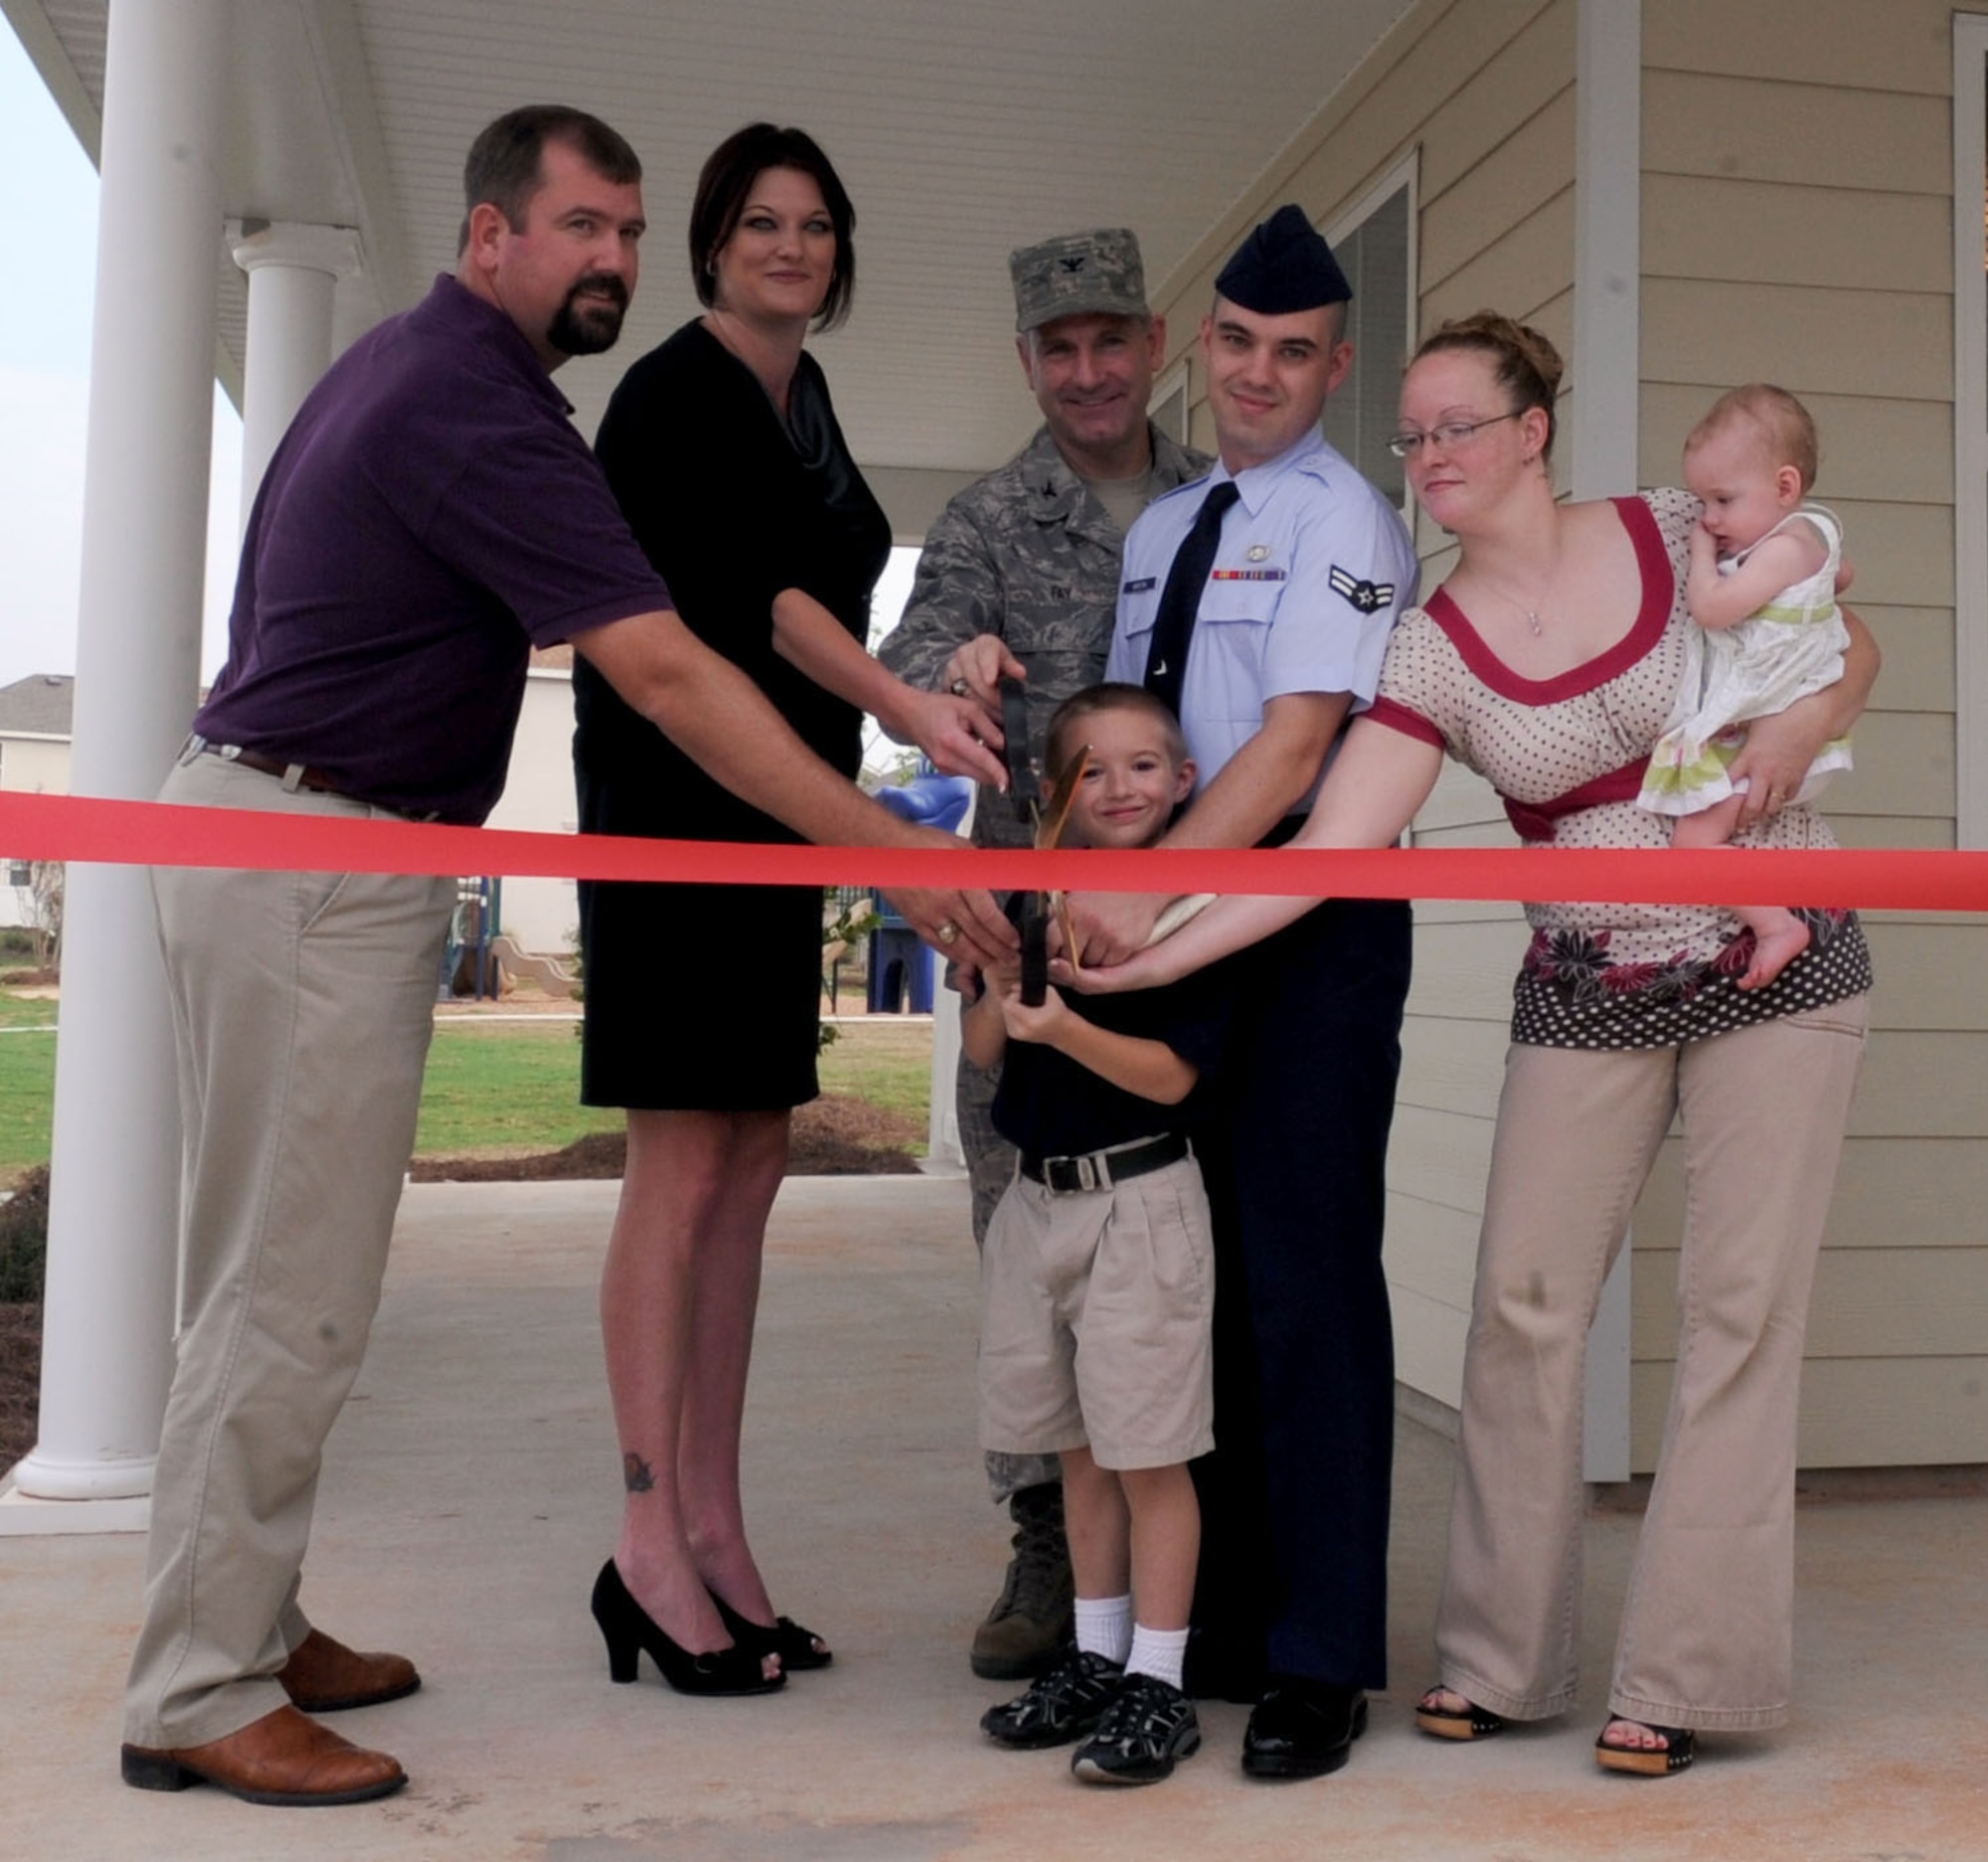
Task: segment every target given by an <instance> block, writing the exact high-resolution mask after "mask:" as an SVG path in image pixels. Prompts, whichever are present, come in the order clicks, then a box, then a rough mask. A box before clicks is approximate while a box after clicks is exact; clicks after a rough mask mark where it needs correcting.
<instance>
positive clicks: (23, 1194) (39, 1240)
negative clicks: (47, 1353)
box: [0, 1164, 49, 1304]
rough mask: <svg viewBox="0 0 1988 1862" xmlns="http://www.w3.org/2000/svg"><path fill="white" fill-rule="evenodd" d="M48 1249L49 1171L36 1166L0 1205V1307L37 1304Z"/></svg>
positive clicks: (47, 1168)
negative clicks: (24, 1303) (32, 1302)
mask: <svg viewBox="0 0 1988 1862" xmlns="http://www.w3.org/2000/svg"><path fill="white" fill-rule="evenodd" d="M48 1248H49V1167H48V1165H47V1164H37V1165H36V1166H35V1167H34V1169H32V1170H30V1171H27V1172H25V1173H24V1174H23V1175H22V1177H21V1180H20V1181H19V1182H18V1183H16V1184H15V1185H14V1194H13V1195H12V1197H10V1198H9V1199H8V1200H7V1201H6V1202H5V1203H0V1303H5V1304H14V1303H19V1302H26V1301H32V1300H38V1299H40V1298H41V1296H42V1276H43V1271H44V1269H45V1267H46V1265H47V1258H48Z"/></svg>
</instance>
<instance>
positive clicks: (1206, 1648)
mask: <svg viewBox="0 0 1988 1862" xmlns="http://www.w3.org/2000/svg"><path fill="white" fill-rule="evenodd" d="M1269 1680H1270V1671H1269V1666H1268V1664H1267V1663H1266V1662H1265V1661H1264V1659H1263V1644H1262V1641H1261V1639H1260V1638H1256V1639H1251V1638H1248V1637H1244V1636H1238V1635H1225V1634H1223V1633H1222V1632H1221V1631H1220V1630H1214V1629H1196V1630H1194V1631H1193V1632H1192V1633H1190V1635H1189V1636H1188V1639H1187V1656H1186V1660H1185V1662H1184V1664H1183V1669H1182V1674H1181V1687H1182V1689H1183V1691H1184V1692H1186V1693H1187V1694H1188V1695H1189V1696H1190V1697H1191V1698H1192V1699H1195V1700H1229V1701H1234V1702H1235V1703H1236V1704H1237V1705H1238V1706H1241V1707H1253V1706H1254V1705H1255V1704H1256V1703H1257V1701H1259V1700H1261V1699H1262V1697H1263V1689H1264V1688H1265V1687H1266V1686H1268V1685H1269Z"/></svg>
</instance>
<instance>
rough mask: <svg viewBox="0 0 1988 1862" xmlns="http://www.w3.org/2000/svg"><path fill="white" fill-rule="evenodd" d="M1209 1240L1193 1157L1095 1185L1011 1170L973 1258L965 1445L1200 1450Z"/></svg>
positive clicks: (1107, 1463) (1206, 1404)
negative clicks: (1072, 1186)
mask: <svg viewBox="0 0 1988 1862" xmlns="http://www.w3.org/2000/svg"><path fill="white" fill-rule="evenodd" d="M1214 1310H1215V1249H1214V1243H1213V1240H1212V1237H1211V1233H1210V1227H1209V1218H1208V1193H1207V1191H1206V1190H1204V1189H1203V1188H1202V1182H1201V1166H1200V1165H1199V1164H1197V1163H1196V1162H1195V1161H1194V1159H1193V1158H1192V1157H1184V1158H1182V1159H1181V1160H1180V1161H1179V1162H1178V1163H1172V1164H1168V1165H1166V1166H1165V1167H1164V1168H1162V1169H1159V1170H1154V1171H1149V1172H1148V1173H1147V1174H1146V1175H1145V1176H1142V1177H1134V1178H1132V1180H1131V1181H1130V1182H1128V1183H1121V1184H1118V1185H1116V1186H1115V1187H1113V1188H1112V1189H1109V1190H1092V1191H1087V1192H1083V1193H1080V1194H1077V1195H1064V1196H1058V1195H1052V1194H1051V1193H1050V1191H1048V1190H1047V1189H1045V1188H1044V1187H1043V1185H1041V1184H1040V1183H1036V1182H1032V1181H1031V1180H1030V1179H1029V1178H1027V1177H1024V1176H1021V1175H1019V1174H1018V1175H1017V1176H1016V1177H1015V1180H1014V1181H1013V1182H1012V1183H1011V1184H1009V1186H1008V1191H1007V1194H1006V1195H1004V1196H1003V1197H1002V1198H1001V1202H1000V1206H999V1207H998V1208H997V1209H996V1210H995V1211H994V1219H993V1221H992V1222H991V1223H990V1224H989V1225H988V1229H987V1246H986V1248H985V1249H984V1250H983V1251H982V1254H981V1258H980V1445H981V1446H982V1447H983V1448H990V1449H996V1450H1002V1451H1005V1452H1008V1453H1011V1454H1051V1453H1060V1452H1061V1451H1062V1450H1064V1449H1066V1448H1080V1447H1083V1446H1085V1445H1088V1447H1089V1448H1090V1451H1091V1453H1092V1454H1093V1455H1094V1456H1095V1457H1096V1460H1097V1464H1098V1465H1099V1466H1100V1467H1112V1468H1138V1467H1170V1466H1172V1465H1173V1464H1174V1463H1175V1462H1178V1461H1187V1460H1192V1459H1193V1458H1194V1457H1195V1456H1196V1455H1198V1454H1206V1453H1207V1452H1208V1451H1209V1449H1210V1448H1212V1447H1213V1446H1214V1445H1215V1432H1214V1417H1215V1403H1214V1396H1213V1391H1212V1386H1211V1382H1210V1375H1211V1374H1210V1364H1211V1355H1210V1346H1209V1326H1210V1321H1211V1319H1212V1317H1213V1314H1214Z"/></svg>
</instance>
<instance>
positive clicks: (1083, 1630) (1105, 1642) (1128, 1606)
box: [1077, 1591, 1132, 1668]
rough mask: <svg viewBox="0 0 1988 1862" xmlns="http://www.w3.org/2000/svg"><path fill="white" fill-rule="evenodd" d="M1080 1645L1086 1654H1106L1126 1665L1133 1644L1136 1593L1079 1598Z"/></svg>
mask: <svg viewBox="0 0 1988 1862" xmlns="http://www.w3.org/2000/svg"><path fill="white" fill-rule="evenodd" d="M1131 1646H1132V1595H1131V1593H1130V1592H1129V1591H1128V1592H1127V1593H1126V1594H1125V1595H1124V1596H1123V1597H1080V1598H1078V1599H1077V1649H1078V1650H1079V1652H1080V1653H1082V1654H1085V1655H1102V1656H1103V1657H1104V1659H1105V1660H1106V1661H1115V1662H1116V1663H1117V1664H1118V1665H1119V1666H1120V1667H1121V1668H1122V1667H1123V1666H1124V1665H1125V1651H1126V1650H1127V1649H1129V1648H1130V1647H1131Z"/></svg>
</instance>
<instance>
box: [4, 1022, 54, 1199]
mask: <svg viewBox="0 0 1988 1862" xmlns="http://www.w3.org/2000/svg"><path fill="white" fill-rule="evenodd" d="M16 1009H34V1010H36V1011H37V1013H36V1015H34V1016H33V1017H22V1016H17V1015H14V1014H12V1013H11V1012H10V1011H13V1010H16ZM42 1024H46V1025H47V1028H46V1032H43V1033H24V1034H0V1177H11V1176H13V1175H14V1174H15V1173H16V1172H17V1171H22V1170H26V1169H29V1168H30V1167H32V1166H33V1165H35V1164H45V1163H47V1162H48V1161H49V1108H50V1107H51V1106H52V1105H53V1104H54V1103H55V1097H56V1037H55V1004H54V1003H53V1002H19V1001H17V1000H15V998H13V997H12V996H9V995H6V994H5V993H0V1028H22V1027H26V1028H31V1029H32V1028H35V1027H37V1026H40V1025H42Z"/></svg>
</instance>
